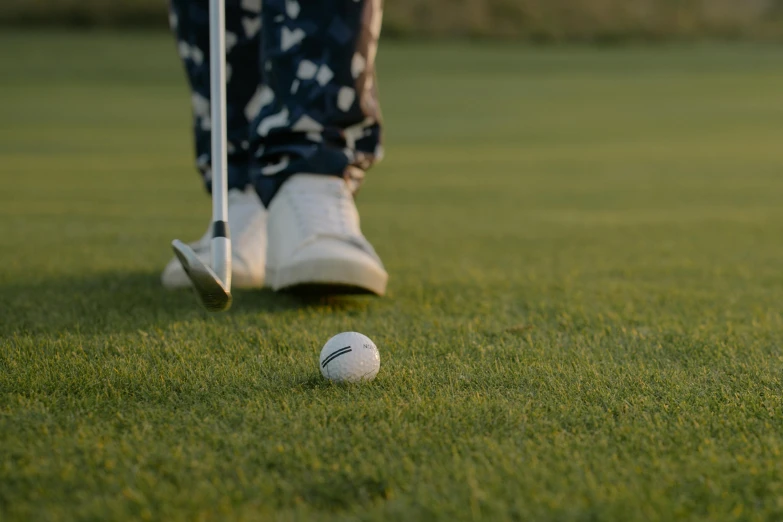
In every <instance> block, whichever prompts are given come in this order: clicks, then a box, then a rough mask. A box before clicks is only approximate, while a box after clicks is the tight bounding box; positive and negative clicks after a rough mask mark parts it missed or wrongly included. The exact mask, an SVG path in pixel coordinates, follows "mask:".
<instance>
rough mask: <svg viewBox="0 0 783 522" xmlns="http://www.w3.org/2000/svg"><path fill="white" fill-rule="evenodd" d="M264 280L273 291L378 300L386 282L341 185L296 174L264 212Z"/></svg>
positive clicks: (350, 198)
mask: <svg viewBox="0 0 783 522" xmlns="http://www.w3.org/2000/svg"><path fill="white" fill-rule="evenodd" d="M268 235H269V253H268V256H269V258H268V260H267V271H266V277H267V282H268V284H269V285H270V286H271V287H272V289H273V290H282V289H286V288H291V287H296V286H304V287H317V288H320V289H322V290H326V291H333V292H335V293H367V292H369V293H373V294H377V295H383V294H384V293H385V292H386V282H387V280H388V278H389V276H388V274H387V273H386V270H384V268H383V264H382V263H381V260H380V258H379V257H378V255H377V254H376V253H375V250H373V248H372V245H370V243H369V242H368V241H367V240H366V239H365V238H364V236H363V235H362V232H361V230H360V228H359V213H358V212H357V210H356V205H355V204H354V201H353V196H352V194H351V192H350V190H349V189H348V186H347V184H346V182H345V181H344V180H342V179H340V178H338V177H334V176H324V175H316V174H297V175H295V176H292V177H291V178H290V179H289V180H288V181H286V182H285V183H284V184H283V186H282V187H281V188H280V191H279V192H278V193H277V195H275V198H274V199H273V200H272V203H271V204H270V206H269V223H268Z"/></svg>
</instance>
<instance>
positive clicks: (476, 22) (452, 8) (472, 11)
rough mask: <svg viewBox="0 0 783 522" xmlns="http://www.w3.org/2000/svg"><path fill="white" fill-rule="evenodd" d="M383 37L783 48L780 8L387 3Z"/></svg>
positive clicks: (86, 5)
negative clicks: (762, 43)
mask: <svg viewBox="0 0 783 522" xmlns="http://www.w3.org/2000/svg"><path fill="white" fill-rule="evenodd" d="M166 23H167V16H166V0H2V2H0V25H2V26H6V27H8V26H14V27H22V26H73V27H112V28H117V27H135V28H138V27H150V28H154V27H164V26H165V25H166ZM384 31H385V35H386V36H387V37H407V38H494V39H513V40H523V41H535V42H595V43H613V42H625V41H666V40H679V41H681V40H702V39H712V40H714V39H718V40H738V39H742V40H746V39H752V40H783V0H391V1H388V2H386V7H385V20H384Z"/></svg>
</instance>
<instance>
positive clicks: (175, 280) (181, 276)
mask: <svg viewBox="0 0 783 522" xmlns="http://www.w3.org/2000/svg"><path fill="white" fill-rule="evenodd" d="M238 264H239V262H238V261H236V260H234V268H236V267H237V265H238ZM161 284H163V287H164V288H166V289H167V290H177V289H180V288H191V287H192V283H191V282H190V279H189V278H188V276H187V275H186V274H185V270H184V269H183V268H182V267H181V266H180V267H178V271H177V273H176V274H172V273H166V272H165V271H164V274H162V275H161ZM231 287H232V288H239V289H243V290H251V289H255V288H263V287H264V278H263V277H255V276H253V275H251V274H246V273H243V272H237V271H232V272H231Z"/></svg>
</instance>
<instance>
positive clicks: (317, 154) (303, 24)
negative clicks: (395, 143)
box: [250, 0, 382, 205]
mask: <svg viewBox="0 0 783 522" xmlns="http://www.w3.org/2000/svg"><path fill="white" fill-rule="evenodd" d="M261 16H262V20H263V27H264V31H263V35H262V40H261V44H262V53H261V57H260V58H261V60H262V62H261V65H262V68H263V70H264V75H265V78H264V85H263V87H262V88H261V89H260V90H259V92H258V93H257V94H256V101H257V102H258V108H259V110H258V113H257V115H256V116H255V118H254V121H253V122H252V125H251V136H250V141H251V144H252V145H251V150H253V151H254V152H255V154H254V165H253V168H252V170H251V177H252V178H253V181H254V182H255V185H256V188H257V189H258V191H259V195H260V196H261V199H262V200H263V201H264V204H266V205H268V204H269V202H270V201H271V200H272V198H273V197H274V195H275V193H276V191H277V190H278V189H279V188H280V186H281V185H282V183H283V182H284V181H285V180H286V179H287V178H288V177H289V176H291V175H293V174H298V173H312V174H326V175H332V176H339V177H345V178H346V179H349V180H352V181H353V182H354V183H352V185H353V187H352V188H353V189H355V188H356V187H357V186H358V184H359V182H360V181H361V180H362V179H363V175H364V171H365V170H367V169H368V168H369V167H370V166H371V165H372V164H373V163H374V162H375V161H376V160H377V159H379V158H380V156H381V154H382V150H381V145H380V138H381V112H380V107H379V104H378V96H377V88H376V76H375V55H376V51H377V47H378V37H379V35H380V30H381V17H382V1H381V0H319V1H315V0H312V1H297V0H264V5H263V11H262V15H261Z"/></svg>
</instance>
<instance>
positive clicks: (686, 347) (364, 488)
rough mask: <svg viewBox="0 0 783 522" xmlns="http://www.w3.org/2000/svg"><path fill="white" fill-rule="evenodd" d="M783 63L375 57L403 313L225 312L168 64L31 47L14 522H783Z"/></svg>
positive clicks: (509, 54) (23, 82)
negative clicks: (205, 301) (168, 272)
mask: <svg viewBox="0 0 783 522" xmlns="http://www.w3.org/2000/svg"><path fill="white" fill-rule="evenodd" d="M781 59H783V50H782V49H780V48H777V47H764V46H735V47H729V46H697V47H659V48H642V47H640V48H623V49H614V50H591V49H587V48H576V47H574V48H571V47H565V48H549V49H537V48H524V47H521V48H520V47H492V46H483V47H469V46H459V45H448V46H415V45H401V44H394V45H387V46H386V47H385V48H383V47H382V49H381V56H380V62H381V63H380V72H381V89H382V97H383V101H384V103H385V114H386V118H387V124H388V126H387V128H388V135H387V160H386V161H385V162H384V163H383V164H382V165H380V166H378V167H377V168H376V169H375V170H374V171H373V172H372V173H371V175H370V176H369V180H368V183H367V184H366V186H365V188H364V190H363V192H362V194H361V197H360V200H359V207H360V211H361V213H362V217H363V226H364V229H365V232H366V234H367V235H368V237H369V238H370V239H371V240H372V241H373V243H374V244H375V246H376V247H377V249H378V251H379V253H380V254H381V255H382V257H383V259H384V261H385V262H386V264H387V267H388V269H389V271H390V273H391V274H392V279H391V286H390V295H389V297H388V298H386V299H382V300H372V299H358V298H357V299H334V300H325V301H315V302H303V301H299V300H296V299H294V298H292V297H286V296H277V295H274V294H272V293H270V292H267V291H263V292H238V293H237V295H236V297H235V304H234V307H233V309H232V310H231V311H230V312H229V313H228V314H226V315H217V316H213V315H207V314H205V313H204V312H202V311H200V309H199V308H198V305H197V303H196V300H195V298H194V296H192V295H191V294H190V293H189V292H179V293H168V292H164V291H163V290H162V289H161V288H160V286H159V284H158V274H159V270H160V269H161V267H162V266H163V264H164V263H165V262H166V261H167V260H168V259H169V257H170V255H171V253H170V249H169V246H168V245H169V242H170V241H171V239H172V238H174V237H182V238H183V239H187V238H195V237H198V236H199V235H200V234H201V233H202V232H203V228H204V227H205V226H206V224H207V221H208V216H209V200H208V199H207V198H205V197H204V195H203V194H202V192H201V188H200V184H199V181H198V179H197V176H196V174H195V173H194V170H193V167H192V160H191V147H190V137H189V134H188V128H189V127H188V126H189V112H188V110H189V108H188V104H189V102H188V95H187V91H186V87H185V84H184V78H183V75H182V72H181V70H180V68H179V65H178V63H177V59H176V53H175V48H174V45H173V43H172V42H171V41H170V40H169V38H168V37H167V35H163V34H146V35H145V34H124V35H111V34H102V33H89V34H67V33H52V32H49V33H13V32H7V31H4V32H3V33H2V35H1V36H0V60H1V61H2V63H3V64H4V73H3V79H2V82H0V100H2V103H0V180H2V187H3V188H2V190H0V266H2V269H0V519H3V520H62V519H73V520H125V519H127V520H131V519H158V520H312V519H320V520H402V519H405V520H478V519H485V520H623V521H626V520H759V521H762V520H780V519H781V518H783V455H781V452H782V451H783V417H782V415H783V398H782V396H783V395H782V393H783V386H782V385H781V376H782V375H783V350H782V349H781V345H782V343H783V316H782V315H781V304H783V275H782V274H783V272H782V271H781V267H782V266H783V265H782V261H783V242H781V238H783V204H782V202H783V177H782V176H781V175H780V169H781V162H782V161H783V148H781V145H780V144H781V143H782V142H783V126H781V123H780V121H781V116H783V91H781V89H780V85H781V82H783V68H781V65H780V64H781ZM343 330H357V331H360V332H363V333H365V334H367V335H369V336H370V337H372V338H373V339H374V340H375V341H376V343H377V344H378V346H379V347H380V350H381V356H382V368H381V373H380V375H379V377H378V379H377V380H376V381H375V382H373V383H372V384H370V385H365V386H349V387H343V386H333V385H330V384H328V383H326V382H324V380H322V378H321V377H320V375H319V372H318V368H317V357H318V353H319V350H320V347H321V345H322V344H323V342H325V341H326V339H327V338H328V337H330V336H331V335H333V334H334V333H337V332H339V331H343Z"/></svg>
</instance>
